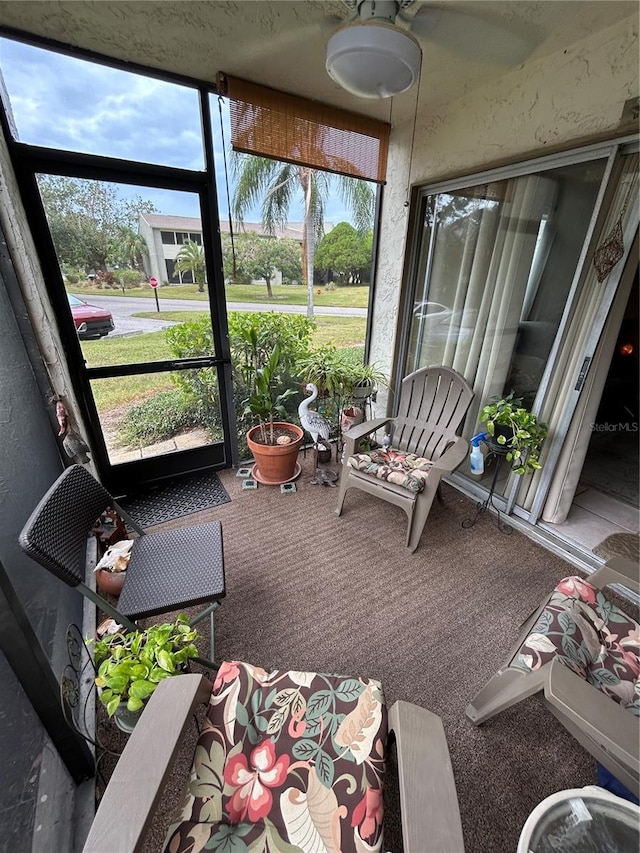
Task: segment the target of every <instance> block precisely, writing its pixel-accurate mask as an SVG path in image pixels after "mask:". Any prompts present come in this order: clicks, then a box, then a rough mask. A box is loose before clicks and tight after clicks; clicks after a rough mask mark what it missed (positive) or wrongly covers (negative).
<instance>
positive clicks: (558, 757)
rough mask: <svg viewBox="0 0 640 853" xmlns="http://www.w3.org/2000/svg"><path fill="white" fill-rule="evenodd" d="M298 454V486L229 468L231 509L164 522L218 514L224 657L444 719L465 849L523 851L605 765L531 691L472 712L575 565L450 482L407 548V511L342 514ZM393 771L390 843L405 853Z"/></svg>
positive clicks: (220, 652)
mask: <svg viewBox="0 0 640 853" xmlns="http://www.w3.org/2000/svg"><path fill="white" fill-rule="evenodd" d="M301 461H303V466H304V467H303V474H302V476H301V477H300V478H299V480H298V482H297V486H298V491H297V492H296V493H295V494H288V495H283V494H281V493H280V491H279V489H278V488H276V487H268V486H260V487H259V489H258V490H257V491H256V492H248V491H244V492H243V491H241V488H240V484H241V481H240V480H239V479H238V478H236V477H235V476H234V472H232V471H227V472H222V476H221V479H222V482H223V484H224V486H225V488H226V489H227V491H228V492H229V495H230V496H231V498H232V500H231V503H227V504H224V505H223V506H218V507H215V508H213V509H211V510H206V511H203V512H200V513H197V514H195V515H190V516H188V517H187V518H183V519H180V520H179V521H176V522H170V523H168V524H166V525H163V526H162V528H161V527H159V528H157V529H163V528H164V529H166V528H168V527H171V526H178V525H184V524H195V523H198V522H200V521H205V520H208V519H220V520H221V521H222V526H223V531H224V548H225V565H226V577H227V597H226V600H225V601H224V603H223V605H222V607H221V608H220V609H219V610H218V613H217V615H216V659H218V660H222V659H225V658H226V659H229V658H232V659H233V658H236V659H244V660H247V661H251V662H252V663H256V664H260V665H261V666H263V667H265V668H267V669H271V668H284V669H287V668H293V669H298V670H303V669H315V670H320V671H327V672H342V673H347V674H350V675H358V674H366V675H368V676H373V677H375V678H378V679H380V680H381V681H382V683H383V685H384V687H385V692H386V696H387V700H388V702H389V704H391V703H392V702H393V701H395V700H396V699H400V698H402V699H406V700H409V701H411V702H415V703H417V704H419V705H422V706H424V707H426V708H428V709H430V710H431V711H433V712H435V713H436V714H439V715H440V716H441V717H442V720H443V723H444V728H445V731H446V734H447V739H448V743H449V750H450V753H451V760H452V764H453V770H454V774H455V779H456V785H457V790H458V798H459V804H460V812H461V815H462V823H463V829H464V835H465V844H466V851H467V853H507V851H515V849H516V846H517V841H518V836H519V833H520V830H521V828H522V825H523V824H524V822H525V820H526V818H527V816H528V814H529V812H530V811H531V810H532V809H533V808H534V806H535V805H536V804H537V803H538V802H540V800H542V799H543V798H544V797H546V796H548V795H549V794H551V793H553V792H554V791H559V790H562V789H564V788H572V787H580V786H582V785H587V784H592V783H594V781H595V762H594V761H593V759H592V758H591V757H590V756H589V755H588V754H587V753H586V752H585V751H584V750H583V749H582V748H581V747H580V746H579V745H578V744H577V743H576V742H575V741H574V740H573V738H572V737H571V736H570V735H569V734H567V733H566V731H565V730H564V729H563V728H562V727H561V726H560V725H559V724H558V723H557V722H556V720H555V718H554V717H552V715H551V714H550V713H549V712H548V711H547V710H546V709H545V708H544V707H543V706H542V704H541V703H540V701H539V700H538V699H536V698H535V697H534V698H532V699H528V700H525V701H523V702H522V703H520V704H519V705H517V706H515V707H514V708H511V709H509V710H508V711H506V712H504V713H502V714H500V715H499V716H497V717H494V718H493V719H492V720H490V721H489V722H487V723H485V724H484V725H483V726H481V727H480V728H475V727H474V726H473V725H472V724H471V723H470V722H469V721H468V720H467V718H466V717H465V714H464V711H465V707H466V705H467V703H468V702H469V700H470V699H471V698H472V697H473V695H474V694H475V692H476V691H477V690H479V689H480V688H481V687H482V686H483V685H484V684H485V682H486V681H487V680H488V679H489V678H490V677H491V675H493V674H494V673H495V671H496V670H497V669H498V667H499V666H500V665H501V664H502V663H503V661H504V658H505V656H506V655H507V653H508V651H509V648H510V646H511V644H512V643H513V642H514V640H515V638H516V636H517V632H518V628H519V626H520V624H521V623H522V621H523V620H524V619H525V618H526V617H527V616H528V615H529V614H530V613H531V611H532V610H533V609H534V608H535V607H536V606H537V605H538V604H539V602H540V600H541V599H542V598H543V596H544V595H546V594H547V593H548V592H549V591H550V590H551V589H552V588H553V586H554V585H555V583H556V582H557V581H558V580H559V579H560V578H562V577H564V576H566V575H568V574H573V573H574V572H573V569H572V568H571V567H570V566H569V565H568V564H567V563H565V562H564V561H563V560H561V559H559V558H558V557H556V556H554V555H552V554H550V553H548V552H547V551H545V550H543V549H542V548H541V547H539V546H538V545H536V544H535V543H533V542H531V541H530V540H528V539H527V538H526V537H524V536H522V535H521V534H519V533H518V532H514V533H513V535H512V536H505V535H503V534H501V533H500V532H499V531H498V530H496V528H495V527H494V525H493V524H492V522H491V519H490V518H486V517H485V518H482V519H481V520H480V521H479V522H478V524H476V526H475V527H473V528H471V529H470V530H464V529H462V527H461V524H462V521H463V520H464V519H465V518H467V517H469V515H470V514H471V513H472V511H473V506H472V504H471V503H470V501H468V500H467V499H466V498H464V497H462V496H461V495H460V494H459V493H458V492H456V491H455V490H454V489H452V488H450V487H448V486H444V487H443V496H444V500H445V503H444V505H443V504H438V503H434V506H433V508H432V510H431V514H430V517H429V520H428V522H427V526H426V528H425V531H424V534H423V537H422V541H421V545H420V547H419V548H418V550H417V551H416V552H415V553H414V554H413V555H411V554H409V553H408V552H407V551H406V549H405V547H404V537H405V525H406V522H405V515H404V513H402V512H401V511H400V510H399V509H397V508H396V507H393V506H391V505H390V504H387V503H384V502H382V501H379V500H377V499H375V498H371V497H369V496H367V495H365V494H364V493H362V492H359V491H357V490H353V489H352V490H350V492H349V493H348V495H347V499H346V503H345V509H344V512H343V515H342V517H341V518H338V517H337V516H336V515H335V511H334V510H335V504H336V496H337V490H336V489H333V488H329V487H325V486H316V485H311V484H310V483H309V479H310V475H311V469H310V466H311V456H310V454H308V455H307V458H306V460H302V459H301ZM334 467H335V466H334ZM205 642H206V645H205V644H203V649H206V648H207V647H208V640H206V641H205ZM115 737H117V736H115ZM189 748H190V746H189ZM187 762H188V758H187V757H184V758H183V765H184V766H185V767H186V764H187ZM105 765H106V762H105ZM393 775H394V774H393V769H392V772H391V774H390V779H389V798H388V807H387V815H386V820H385V826H386V832H387V836H386V840H385V849H388V850H392V851H396V850H400V849H401V842H400V835H399V808H398V802H397V799H396V796H394V793H393V791H394V787H395V786H394V784H393V782H394V780H393ZM178 787H179V785H178V783H177V781H175V782H174V783H173V784H172V785H171V787H170V788H169V790H168V792H167V795H166V796H165V798H164V800H163V803H162V807H161V810H160V812H159V813H158V815H157V816H156V820H155V821H154V826H153V830H152V834H151V837H150V840H149V842H148V844H147V847H146V850H147V851H149V853H150V851H155V850H157V849H159V844H160V843H161V840H162V837H163V833H164V827H165V825H166V822H167V815H168V812H169V811H170V809H171V808H172V807H173V806H174V805H175V803H176V801H177V798H178ZM442 853H447V851H442Z"/></svg>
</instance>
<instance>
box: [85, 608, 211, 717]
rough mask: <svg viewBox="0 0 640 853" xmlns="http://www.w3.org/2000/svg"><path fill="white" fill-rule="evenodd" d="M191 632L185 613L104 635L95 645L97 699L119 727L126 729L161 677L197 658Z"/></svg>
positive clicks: (138, 714) (176, 670) (137, 715)
mask: <svg viewBox="0 0 640 853" xmlns="http://www.w3.org/2000/svg"><path fill="white" fill-rule="evenodd" d="M197 637H198V633H197V631H196V630H195V629H194V628H192V627H191V625H190V624H189V620H188V619H187V617H186V616H184V615H180V616H178V618H177V619H176V621H175V622H165V623H162V624H161V625H152V626H151V627H150V628H146V629H145V630H144V631H130V632H128V633H126V634H124V633H121V632H118V633H114V634H106V635H105V636H103V637H102V638H101V639H99V640H97V641H96V644H95V664H96V666H97V668H98V669H97V675H96V679H95V683H96V685H97V687H98V691H99V694H100V702H101V703H102V704H103V705H104V706H105V708H106V709H107V714H108V715H109V717H113V718H114V719H115V723H116V725H117V726H118V728H119V729H121V730H122V731H124V732H131V731H132V730H133V728H134V726H135V724H136V722H137V720H138V717H139V716H140V714H141V713H142V710H143V708H144V704H145V702H146V701H147V699H148V698H149V696H151V694H152V693H153V692H154V690H155V689H156V687H157V686H158V684H159V683H160V682H161V681H162V680H163V679H165V678H169V677H170V676H172V675H176V674H177V673H180V672H184V671H185V669H186V667H187V665H188V661H189V660H191V659H193V658H196V657H198V649H197V648H196V646H195V640H196V639H197Z"/></svg>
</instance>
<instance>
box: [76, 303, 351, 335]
mask: <svg viewBox="0 0 640 853" xmlns="http://www.w3.org/2000/svg"><path fill="white" fill-rule="evenodd" d="M75 295H76V296H78V298H79V299H84V301H85V302H88V303H89V304H90V305H95V306H97V307H98V308H104V309H106V310H107V311H110V312H111V314H112V316H113V322H114V323H115V329H114V330H113V332H111V333H110V335H109V337H110V338H115V337H123V336H125V335H133V334H140V333H144V332H156V331H158V330H159V329H166V328H168V327H169V326H174V325H175V323H172V322H169V321H167V320H152V319H145V318H142V317H134V316H133V315H134V314H141V313H148V312H150V311H155V307H156V302H155V299H154V298H153V296H150V297H144V296H133V297H125V296H103V295H102V294H101V295H100V296H83V295H82V294H81V293H79V294H75ZM158 302H159V304H160V310H161V311H206V310H207V309H208V307H209V303H208V302H207V301H206V300H200V299H162V296H161V295H160V294H158ZM227 310H228V311H276V312H277V313H279V314H306V313H307V306H306V305H278V304H277V303H267V304H264V303H255V302H228V303H227ZM314 313H315V314H316V315H318V316H329V317H366V316H367V309H366V308H331V307H322V308H314Z"/></svg>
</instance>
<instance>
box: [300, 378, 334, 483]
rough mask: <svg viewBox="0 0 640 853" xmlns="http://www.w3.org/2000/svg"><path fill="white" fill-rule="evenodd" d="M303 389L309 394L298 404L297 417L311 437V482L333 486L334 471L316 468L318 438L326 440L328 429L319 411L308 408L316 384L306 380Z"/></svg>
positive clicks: (312, 399)
mask: <svg viewBox="0 0 640 853" xmlns="http://www.w3.org/2000/svg"><path fill="white" fill-rule="evenodd" d="M304 390H305V391H306V392H307V393H309V394H310V396H309V397H305V399H304V400H303V401H302V402H301V403H300V405H299V406H298V417H299V418H300V424H301V426H302V427H303V428H304V429H306V431H307V432H308V433H309V434H310V435H311V438H312V439H313V452H314V469H315V474H314V478H313V480H312V481H311V482H312V483H325V484H326V485H330V486H333V485H335V481H336V480H337V479H338V476H337V474H336V473H335V471H324V470H323V469H321V468H318V442H319V440H320V439H323V441H325V442H326V441H328V439H329V431H330V426H329V421H328V420H327V419H326V418H325V417H323V416H322V415H321V414H320V413H319V412H316V411H315V409H311V408H309V407H310V406H311V404H312V403H313V402H314V400H316V399H317V397H318V388H317V386H316V385H314V384H313V382H308V383H307V384H306V385H305V386H304ZM325 474H326V476H325Z"/></svg>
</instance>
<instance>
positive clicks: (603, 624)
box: [511, 577, 640, 717]
mask: <svg viewBox="0 0 640 853" xmlns="http://www.w3.org/2000/svg"><path fill="white" fill-rule="evenodd" d="M556 657H557V658H558V659H559V660H560V661H561V662H562V663H563V664H564V665H565V666H567V667H569V669H571V670H573V671H574V672H575V673H577V674H578V675H580V676H582V678H584V679H586V680H587V681H588V682H589V683H590V684H593V686H594V687H597V688H598V689H599V690H601V691H602V692H603V693H606V694H607V696H609V697H611V698H612V699H614V700H615V701H616V702H618V703H620V704H621V705H622V706H623V707H625V708H627V710H629V711H631V713H632V714H634V715H635V716H639V717H640V680H639V676H640V626H639V625H638V623H637V622H635V621H634V620H633V619H631V617H629V616H627V614H626V613H624V612H623V611H622V610H620V608H619V607H617V606H616V605H615V604H613V603H612V602H611V601H609V600H608V599H607V598H606V597H605V595H604V594H603V593H602V591H601V590H599V589H597V588H596V587H594V586H593V585H592V584H590V583H589V582H588V581H585V580H582V578H578V577H570V578H564V579H563V580H561V581H560V583H559V584H558V585H557V586H556V588H555V590H554V591H553V593H552V595H551V598H550V599H549V601H548V603H547V604H546V606H545V608H544V610H543V611H542V612H541V613H540V616H539V617H538V619H537V621H536V623H535V625H533V627H532V629H531V633H530V634H529V636H528V637H527V638H526V639H525V641H524V643H523V644H522V645H521V646H520V649H519V651H518V653H517V654H516V656H515V658H514V659H513V661H512V662H511V666H513V667H516V668H517V669H521V670H524V671H526V672H530V671H532V670H536V669H540V667H542V666H544V664H546V663H548V662H549V661H550V660H552V659H553V658H556Z"/></svg>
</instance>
